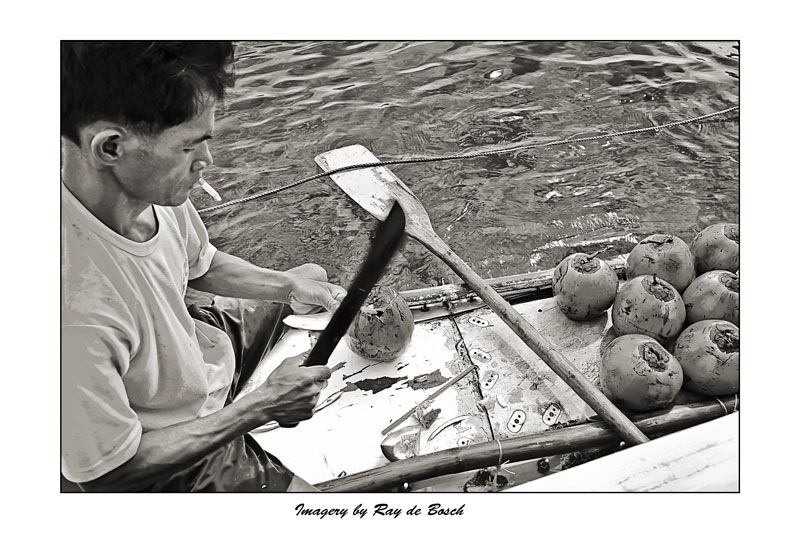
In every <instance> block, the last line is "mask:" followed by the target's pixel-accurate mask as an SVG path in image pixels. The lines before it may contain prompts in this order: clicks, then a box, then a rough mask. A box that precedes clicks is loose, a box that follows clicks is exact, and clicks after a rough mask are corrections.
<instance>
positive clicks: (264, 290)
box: [189, 250, 346, 311]
mask: <svg viewBox="0 0 800 533" xmlns="http://www.w3.org/2000/svg"><path fill="white" fill-rule="evenodd" d="M317 268H318V269H319V270H320V271H321V272H323V277H324V270H323V269H322V268H321V267H317ZM189 286H190V287H192V288H193V289H196V290H200V291H203V292H210V293H213V294H218V295H220V296H231V297H234V298H251V299H257V300H267V301H270V302H280V303H288V304H292V305H293V306H294V305H296V304H307V305H312V306H321V307H324V308H325V309H327V310H329V311H333V310H334V309H335V308H336V306H337V305H338V302H339V301H341V299H342V298H344V296H345V294H346V291H345V290H344V289H343V288H341V287H339V286H337V285H334V284H332V283H327V282H326V281H320V280H319V279H314V278H313V277H309V276H305V275H302V269H292V270H288V271H286V272H280V271H277V270H271V269H268V268H262V267H258V266H255V265H253V264H252V263H249V262H247V261H245V260H244V259H240V258H238V257H236V256H233V255H230V254H227V253H225V252H222V251H220V250H217V251H216V253H215V254H214V258H213V259H212V261H211V265H210V266H209V268H208V271H207V272H206V273H205V274H204V275H202V276H201V277H199V278H197V279H194V280H192V281H190V282H189Z"/></svg>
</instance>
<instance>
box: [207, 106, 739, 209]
mask: <svg viewBox="0 0 800 533" xmlns="http://www.w3.org/2000/svg"><path fill="white" fill-rule="evenodd" d="M738 110H739V106H738V105H737V106H734V107H730V108H728V109H723V110H722V111H715V112H714V113H709V114H707V115H701V116H699V117H691V118H687V119H685V120H679V121H678V122H670V123H668V124H661V125H657V126H649V127H646V128H637V129H633V130H626V131H621V132H612V133H604V134H602V135H594V136H591V137H580V138H574V139H562V140H558V141H549V142H545V143H537V142H529V141H523V142H519V143H515V144H513V145H512V146H506V147H503V148H497V149H494V150H475V151H472V152H466V153H463V154H451V155H442V156H421V157H413V158H407V159H396V160H390V161H377V162H372V163H358V164H355V165H348V166H345V167H342V168H335V169H333V170H329V171H327V172H320V173H319V174H314V175H313V176H310V177H308V178H303V179H301V180H298V181H295V182H294V183H290V184H288V185H284V186H282V187H278V188H276V189H271V190H268V191H262V192H259V193H256V194H253V195H250V196H246V197H244V198H239V199H236V200H230V201H227V202H224V203H221V204H219V205H215V206H211V207H206V208H204V209H199V210H198V211H197V212H198V213H208V212H211V211H217V210H219V209H224V208H226V207H231V206H233V205H237V204H243V203H245V202H249V201H251V200H257V199H258V198H263V197H265V196H270V195H273V194H278V193H279V192H283V191H285V190H287V189H291V188H292V187H297V186H298V185H302V184H304V183H307V182H309V181H312V180H316V179H319V178H324V177H325V176H330V175H331V174H337V173H339V172H348V171H350V170H359V169H363V168H374V167H386V166H389V165H408V164H413V163H434V162H437V161H455V160H460V159H469V158H472V157H481V156H487V155H496V154H502V153H506V152H512V151H515V150H523V149H529V148H548V147H551V146H561V145H565V144H575V143H580V142H589V141H599V140H602V139H610V138H611V137H622V136H624V135H635V134H638V133H648V132H654V131H658V130H662V129H665V128H674V127H676V126H683V125H686V124H692V123H694V122H700V121H702V120H706V119H709V118H713V117H717V116H720V115H725V114H727V113H732V112H734V111H738Z"/></svg>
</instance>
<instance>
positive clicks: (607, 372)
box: [600, 335, 683, 411]
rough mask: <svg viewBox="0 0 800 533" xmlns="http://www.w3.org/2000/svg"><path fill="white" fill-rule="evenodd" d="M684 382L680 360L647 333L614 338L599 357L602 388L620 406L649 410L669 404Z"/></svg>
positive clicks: (635, 409)
mask: <svg viewBox="0 0 800 533" xmlns="http://www.w3.org/2000/svg"><path fill="white" fill-rule="evenodd" d="M682 384H683V371H682V370H681V365H680V363H678V360H677V359H676V358H675V357H673V356H672V355H671V354H670V353H669V352H668V351H667V350H665V349H664V348H663V347H662V346H661V345H660V344H659V343H657V342H656V341H655V340H653V339H652V338H650V337H648V336H646V335H623V336H621V337H617V338H616V339H614V340H613V341H611V342H610V343H609V344H608V346H606V348H605V349H604V350H603V353H602V356H601V359H600V388H601V390H602V391H603V394H605V395H606V396H607V397H608V399H610V400H611V401H612V402H614V403H615V404H617V405H618V406H619V407H622V408H626V409H631V410H634V411H649V410H651V409H657V408H659V407H664V406H667V405H670V404H671V403H672V402H673V401H675V397H676V396H677V395H678V391H680V389H681V385H682Z"/></svg>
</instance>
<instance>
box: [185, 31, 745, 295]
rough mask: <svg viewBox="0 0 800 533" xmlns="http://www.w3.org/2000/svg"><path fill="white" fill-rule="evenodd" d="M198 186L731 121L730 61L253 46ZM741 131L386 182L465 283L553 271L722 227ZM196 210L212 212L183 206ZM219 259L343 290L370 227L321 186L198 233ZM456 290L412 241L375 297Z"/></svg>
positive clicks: (735, 181)
mask: <svg viewBox="0 0 800 533" xmlns="http://www.w3.org/2000/svg"><path fill="white" fill-rule="evenodd" d="M236 66H237V75H238V81H237V84H236V87H235V88H233V89H232V90H231V92H230V95H229V98H228V99H227V101H226V103H225V104H224V105H223V106H221V109H220V111H219V117H218V122H217V133H216V135H215V139H214V141H213V146H212V150H213V151H214V157H215V168H214V169H212V170H210V171H209V172H208V174H207V176H206V180H207V181H208V182H209V183H211V184H212V185H213V186H214V188H215V189H216V190H217V191H218V192H220V194H221V195H222V196H223V198H224V199H225V200H231V199H235V198H240V197H243V196H246V195H249V194H253V193H255V192H260V191H262V190H266V189H272V188H274V187H278V186H281V185H285V184H288V183H291V182H293V181H296V180H298V179H300V178H304V177H307V176H310V175H312V174H315V173H317V172H319V169H318V168H317V167H316V165H315V163H314V157H315V156H316V155H317V154H319V153H322V152H325V151H327V150H331V149H334V148H338V147H342V146H346V145H349V144H356V143H358V144H363V145H365V146H367V147H368V148H369V149H370V150H372V152H373V153H375V154H376V155H377V156H378V157H379V158H399V157H404V156H411V155H420V154H424V155H440V154H448V153H456V152H461V151H465V150H474V149H477V148H483V147H498V146H501V145H504V144H506V143H510V142H514V141H521V140H535V141H539V142H546V141H552V140H557V139H564V138H570V137H576V136H586V135H596V134H602V133H609V132H613V131H622V130H625V129H633V128H641V127H647V126H651V125H655V124H663V123H665V122H672V121H677V120H682V119H685V118H688V117H691V116H697V115H702V114H706V113H711V112H714V111H719V110H722V109H725V108H728V107H731V106H733V105H738V103H739V53H738V45H737V44H736V43H732V42H721V43H716V42H698V43H687V42H640V43H630V42H607V43H604V42H588V43H587V42H566V43H564V42H524V41H522V42H520V41H514V42H446V41H433V42H387V41H381V42H290V43H278V42H255V43H240V44H239V47H238V50H237V64H236ZM738 169H739V122H738V115H736V114H732V115H725V116H722V117H718V118H716V119H712V120H711V121H709V122H704V123H702V124H691V125H687V126H682V127H676V128H672V129H669V130H660V131H659V132H657V133H649V134H642V135H635V136H627V137H618V138H612V139H610V140H602V141H593V142H587V143H577V144H572V145H566V146H559V147H553V148H547V149H536V150H527V151H516V152H511V153H506V154H501V155H492V156H486V157H480V158H475V159H469V160H462V161H455V162H437V163H432V164H424V165H409V166H399V167H394V168H393V169H392V171H393V172H395V173H396V174H397V175H398V176H399V177H400V179H402V180H403V181H404V182H405V183H406V184H407V185H408V186H409V187H410V188H411V189H412V190H413V191H414V192H415V194H416V195H417V196H418V197H419V198H420V200H421V201H422V202H423V204H424V205H425V207H426V209H427V210H428V213H429V214H430V217H431V221H432V223H433V226H434V228H435V229H436V230H437V232H438V233H439V234H440V235H441V236H442V238H443V239H444V240H445V241H446V242H448V244H449V245H450V246H451V247H452V248H453V250H455V252H456V253H458V254H459V255H460V256H461V257H462V258H463V259H464V260H465V261H466V262H467V263H469V264H470V265H471V266H472V267H473V268H474V269H475V270H476V271H477V272H478V273H479V274H480V275H482V276H486V277H490V276H501V275H507V274H516V273H520V272H526V271H530V270H537V269H542V268H551V267H553V266H555V265H556V264H557V263H558V262H559V261H560V260H561V259H562V258H563V257H564V256H566V255H567V254H569V253H573V252H576V251H594V250H597V249H600V248H603V247H604V246H611V248H610V249H609V251H608V252H606V253H605V254H604V256H603V257H612V256H614V255H616V254H618V253H624V252H627V251H629V250H630V249H631V248H632V247H633V245H634V243H635V242H636V241H637V240H638V239H641V238H642V237H644V236H646V235H649V234H651V233H656V232H658V233H673V234H676V235H678V236H680V237H682V238H683V239H684V240H688V239H691V237H692V236H693V235H694V233H696V232H697V231H698V230H699V229H701V228H703V227H705V226H706V225H708V224H711V223H714V222H718V221H729V222H738V219H739V170H738ZM194 201H195V203H196V205H197V206H198V207H207V206H210V205H213V203H212V201H211V200H210V198H208V197H205V196H203V195H202V194H197V195H196V196H195V197H194ZM204 218H205V220H206V223H207V225H208V228H209V234H210V235H211V239H212V241H213V242H214V243H215V244H216V245H217V246H218V247H219V248H220V249H222V250H225V251H229V252H231V253H235V254H238V255H240V256H242V257H245V258H247V259H249V260H251V261H253V262H255V263H257V264H260V265H262V266H267V267H272V268H278V269H284V268H289V267H292V266H295V265H297V264H299V263H302V262H306V261H315V262H318V263H320V264H321V265H323V266H324V267H325V268H327V269H328V272H329V274H330V276H331V278H332V279H333V280H334V281H336V282H338V283H341V284H343V285H347V284H348V283H349V282H350V281H351V280H352V277H353V276H354V275H355V271H356V269H357V267H358V265H359V263H360V260H361V258H362V257H363V256H364V253H365V252H366V248H367V246H368V242H369V236H370V233H371V231H372V229H373V228H374V226H375V220H374V219H372V218H371V217H370V216H369V215H368V214H366V213H365V212H364V211H363V210H362V209H361V208H359V207H358V206H356V205H355V204H354V203H352V202H351V201H350V200H349V199H348V198H347V197H346V196H345V195H344V194H343V193H342V192H341V191H339V189H338V188H336V186H335V185H334V184H333V182H332V181H331V180H330V179H329V178H323V179H322V180H318V181H314V182H310V183H307V184H304V185H301V186H299V187H296V188H293V189H289V190H287V191H285V192H283V193H280V194H278V195H276V196H272V197H269V198H267V199H262V200H256V201H253V202H249V203H245V204H241V205H238V206H235V207H233V208H229V209H226V210H221V211H218V212H212V213H208V214H205V215H204ZM456 279H457V278H456V277H455V275H454V274H452V273H451V272H450V271H449V270H448V268H447V267H446V266H444V265H443V264H442V263H441V262H440V261H439V260H438V259H436V258H435V257H433V256H432V255H431V254H430V253H428V252H427V251H426V250H425V249H424V248H423V247H422V246H421V245H419V244H418V243H416V242H411V241H409V242H407V244H406V245H405V248H404V251H403V253H402V254H401V255H400V256H399V257H397V258H395V260H393V262H392V263H391V264H390V267H389V271H388V272H387V273H386V275H385V277H384V278H383V283H390V284H392V285H394V286H395V287H396V288H398V289H400V290H402V289H407V288H414V287H420V286H427V285H432V284H438V283H441V282H442V280H444V281H445V282H454V281H456Z"/></svg>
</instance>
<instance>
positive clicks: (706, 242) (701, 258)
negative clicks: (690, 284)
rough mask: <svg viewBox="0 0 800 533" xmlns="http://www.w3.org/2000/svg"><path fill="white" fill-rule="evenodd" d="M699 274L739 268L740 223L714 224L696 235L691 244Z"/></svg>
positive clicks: (731, 270)
mask: <svg viewBox="0 0 800 533" xmlns="http://www.w3.org/2000/svg"><path fill="white" fill-rule="evenodd" d="M689 248H690V249H691V250H692V255H694V266H695V270H697V274H698V275H700V274H703V273H705V272H709V271H711V270H727V271H729V272H734V271H736V270H739V224H725V223H721V224H713V225H711V226H708V227H707V228H705V229H703V230H702V231H701V232H700V233H698V234H697V235H695V237H694V239H692V243H691V245H690V246H689Z"/></svg>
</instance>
